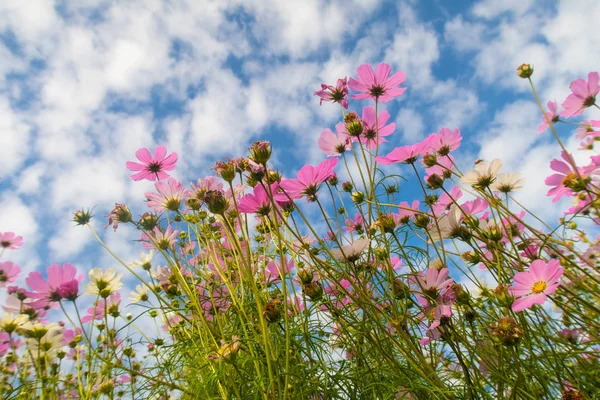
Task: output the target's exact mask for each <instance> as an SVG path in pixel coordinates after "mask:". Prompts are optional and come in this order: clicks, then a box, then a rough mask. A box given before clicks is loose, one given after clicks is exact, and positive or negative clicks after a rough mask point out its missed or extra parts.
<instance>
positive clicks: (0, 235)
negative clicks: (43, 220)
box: [0, 232, 23, 250]
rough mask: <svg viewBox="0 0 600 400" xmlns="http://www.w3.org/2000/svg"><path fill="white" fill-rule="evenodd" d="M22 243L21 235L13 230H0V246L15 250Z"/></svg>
mask: <svg viewBox="0 0 600 400" xmlns="http://www.w3.org/2000/svg"><path fill="white" fill-rule="evenodd" d="M22 245H23V237H22V236H16V235H15V233H14V232H0V248H2V249H9V250H16V249H18V248H19V247H21V246H22Z"/></svg>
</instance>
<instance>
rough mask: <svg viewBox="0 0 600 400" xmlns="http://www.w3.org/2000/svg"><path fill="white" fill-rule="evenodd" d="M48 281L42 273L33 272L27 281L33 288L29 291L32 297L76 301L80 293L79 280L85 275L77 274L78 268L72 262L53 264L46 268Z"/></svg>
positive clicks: (45, 300) (49, 300)
mask: <svg viewBox="0 0 600 400" xmlns="http://www.w3.org/2000/svg"><path fill="white" fill-rule="evenodd" d="M46 273H47V274H48V281H47V282H46V280H45V279H44V278H43V277H42V274H41V273H39V272H37V271H35V272H31V273H30V274H29V275H28V276H27V278H26V279H25V283H27V285H29V287H30V288H32V289H33V292H30V293H29V297H30V298H32V299H39V300H40V301H42V302H45V303H47V304H48V303H52V302H59V301H61V300H62V299H67V300H71V301H74V300H75V299H76V298H77V296H78V295H79V282H80V281H81V280H82V279H83V275H82V274H80V275H77V269H76V268H75V267H74V266H73V265H71V264H64V265H58V264H52V265H51V266H49V267H48V268H47V269H46Z"/></svg>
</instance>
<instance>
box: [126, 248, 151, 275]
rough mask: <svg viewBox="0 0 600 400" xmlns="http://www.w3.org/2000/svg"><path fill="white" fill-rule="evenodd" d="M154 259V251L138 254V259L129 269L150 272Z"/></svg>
mask: <svg viewBox="0 0 600 400" xmlns="http://www.w3.org/2000/svg"><path fill="white" fill-rule="evenodd" d="M153 257H154V250H150V251H149V252H148V253H140V259H139V260H135V261H132V262H131V263H130V264H129V266H130V267H137V266H140V267H142V268H143V269H144V270H145V271H150V268H152V258H153Z"/></svg>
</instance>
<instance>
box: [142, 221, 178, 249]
mask: <svg viewBox="0 0 600 400" xmlns="http://www.w3.org/2000/svg"><path fill="white" fill-rule="evenodd" d="M178 233H179V231H177V230H175V231H174V230H173V228H171V226H170V225H169V226H167V229H166V230H165V231H164V232H163V231H161V230H160V228H159V227H158V226H156V227H154V230H153V231H152V232H149V233H148V234H146V233H142V246H144V248H146V249H153V248H157V249H159V250H168V249H171V248H172V247H173V246H175V244H176V243H177V240H178V236H177V234H178Z"/></svg>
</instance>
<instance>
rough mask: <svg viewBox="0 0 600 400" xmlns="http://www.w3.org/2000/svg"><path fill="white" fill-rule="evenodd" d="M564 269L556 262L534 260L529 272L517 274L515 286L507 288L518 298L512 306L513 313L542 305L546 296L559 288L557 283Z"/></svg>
mask: <svg viewBox="0 0 600 400" xmlns="http://www.w3.org/2000/svg"><path fill="white" fill-rule="evenodd" d="M563 272H564V268H563V267H561V266H560V262H559V261H558V260H550V261H548V262H547V263H546V262H545V261H543V260H535V261H534V262H533V263H531V266H530V267H529V271H523V272H517V273H516V274H515V284H514V285H513V286H511V287H510V288H508V290H509V292H510V293H511V294H512V295H513V296H515V297H518V299H516V300H515V302H514V303H513V305H512V310H513V311H514V312H519V311H523V310H524V309H526V308H531V306H533V305H534V304H544V302H545V301H546V296H547V295H549V294H552V293H554V292H555V291H556V289H557V288H558V287H559V286H560V282H559V281H558V280H559V279H560V277H561V276H562V275H563Z"/></svg>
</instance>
